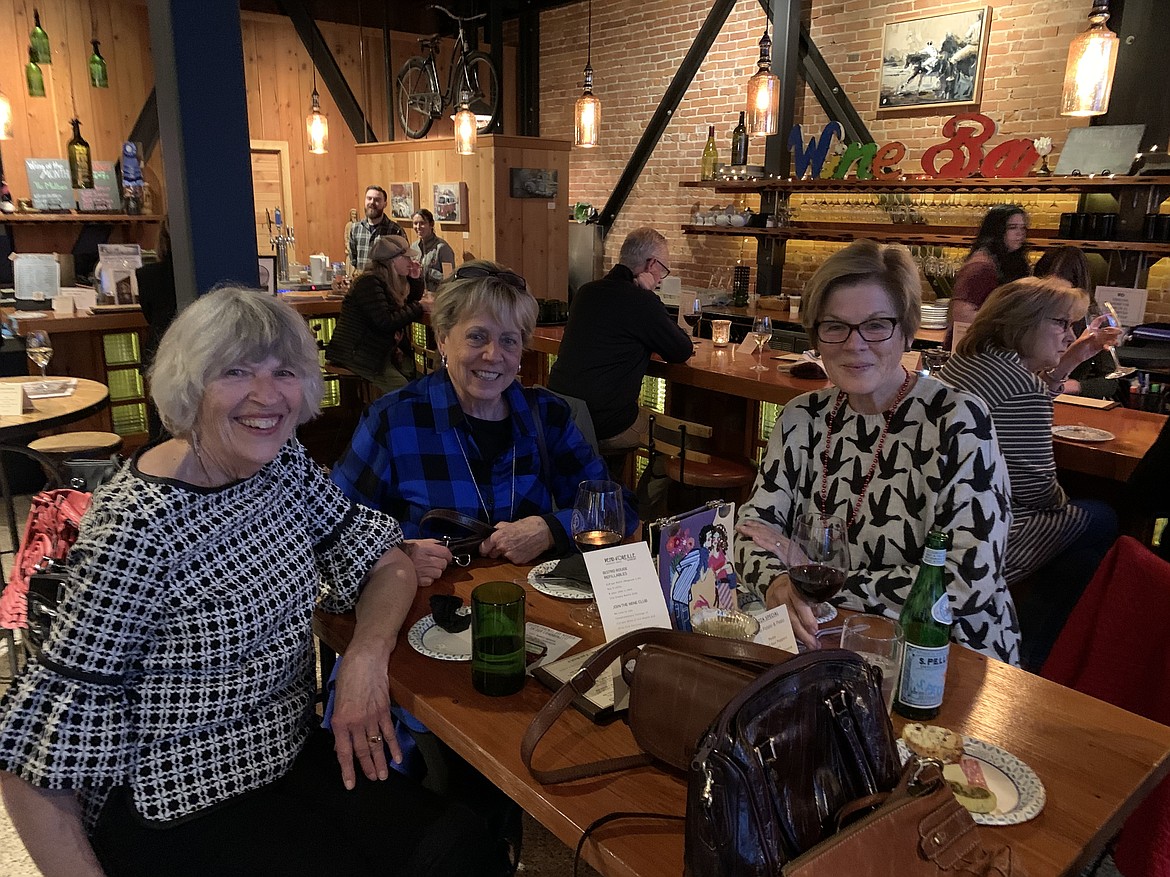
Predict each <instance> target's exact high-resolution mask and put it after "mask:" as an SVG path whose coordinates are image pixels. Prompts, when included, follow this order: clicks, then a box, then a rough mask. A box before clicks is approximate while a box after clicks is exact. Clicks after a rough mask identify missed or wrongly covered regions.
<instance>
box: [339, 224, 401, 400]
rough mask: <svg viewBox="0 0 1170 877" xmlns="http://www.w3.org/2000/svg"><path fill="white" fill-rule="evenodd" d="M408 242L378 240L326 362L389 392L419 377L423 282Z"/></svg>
mask: <svg viewBox="0 0 1170 877" xmlns="http://www.w3.org/2000/svg"><path fill="white" fill-rule="evenodd" d="M419 275H420V268H419V264H418V262H416V261H414V260H413V259H412V258H411V257H410V248H409V246H408V245H407V243H406V238H403V237H399V236H398V235H387V236H385V237H380V238H378V239H377V240H376V241H374V245H373V246H372V247H371V248H370V258H369V261H368V262H367V263H366V270H365V271H363V272H362V273H361V274H359V275H358V276H357V278H356V279H355V280H354V282H353V286H352V287H351V288H350V290H349V294H348V295H346V297H345V300H344V301H343V302H342V303H341V314H340V316H339V317H338V318H337V328H336V329H334V330H333V338H332V339H331V340H330V341H329V346H328V347H327V348H326V349H325V359H326V361H327V362H331V363H333V364H334V365H340V366H342V367H344V368H347V369H349V370H350V371H351V372H353V373H354V374H358V375H361V376H362V377H363V378H365V379H366V380H367V381H369V382H370V383H371V384H373V385H374V386H376V387H378V388H380V389H382V390H384V391H385V392H387V393H389V392H392V391H394V390H397V389H399V388H400V387H404V386H406V385H407V384H408V383H410V381H412V380H413V379H414V374H415V371H414V351H413V349H412V348H411V344H410V331H409V329H410V324H411V323H413V322H414V321H415V320H418V319H419V318H421V317H422V315H423V309H424V303H423V302H422V301H421V299H422V296H423V282H422V279H421V278H420V276H419Z"/></svg>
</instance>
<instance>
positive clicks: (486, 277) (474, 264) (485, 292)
mask: <svg viewBox="0 0 1170 877" xmlns="http://www.w3.org/2000/svg"><path fill="white" fill-rule="evenodd" d="M465 271H471V272H472V273H477V274H478V273H479V272H489V273H482V274H479V276H475V277H460V276H459V275H460V274H462V273H463V272H465ZM500 272H505V273H508V274H515V272H513V271H511V270H510V269H508V268H505V267H503V266H502V265H498V264H496V263H495V262H489V261H487V260H486V259H474V260H472V261H470V262H464V263H463V265H462V266H460V268H459V270H458V271H456V272H455V273H454V274H453V275H451V276H450V277H449V278H447V279H446V280H444V281H443V283H442V285H441V286H440V287H439V290H438V292H436V293H435V306H434V308H433V309H432V311H431V326H432V328H434V330H435V335H436V336H437V337H438V338H439V339H440V340H445V339H446V337H447V336H448V335H449V334H451V330H452V329H453V328H455V324H456V323H458V322H460V321H461V320H464V319H467V318H469V317H472V316H474V315H476V314H480V313H487V314H490V315H491V316H492V319H494V320H495V321H496V322H498V323H500V324H501V325H503V326H514V327H516V328H517V329H518V330H519V331H520V337H521V339H522V340H523V343H524V346H525V347H527V346H528V342H530V341H531V340H532V333H533V331H535V329H536V316H537V312H538V311H539V306H538V305H537V304H536V299H535V298H533V297H532V293H531V292H529V291H528V290H527V289H517V288H516V287H515V286H513V285H512V284H511V283H509V282H508V281H507V280H504V279H503V278H502V277H501V276H499V273H500ZM515 276H516V277H519V276H520V275H518V274H516V275H515Z"/></svg>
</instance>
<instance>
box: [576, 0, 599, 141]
mask: <svg viewBox="0 0 1170 877" xmlns="http://www.w3.org/2000/svg"><path fill="white" fill-rule="evenodd" d="M588 33H589V35H588V38H587V39H588V42H587V45H586V49H585V82H584V90H583V91H582V92H581V96H580V97H579V98H577V103H576V106H575V107H574V111H573V143H574V144H575V145H577V146H580V147H581V148H583V149H592V148H593V147H594V146H596V145H597V144H598V137H599V133H600V131H601V101H599V100H598V99H597V98H596V97H594V95H593V63H592V62H593V0H589V32H588Z"/></svg>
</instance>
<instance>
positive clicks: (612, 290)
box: [548, 226, 694, 454]
mask: <svg viewBox="0 0 1170 877" xmlns="http://www.w3.org/2000/svg"><path fill="white" fill-rule="evenodd" d="M669 275H670V249H669V247H668V246H667V244H666V238H665V237H663V236H662V234H661V233H659V232H658V231H656V230H655V229H653V228H650V227H649V226H643V227H642V228H636V229H634V230H633V231H632V232H630V233H629V235H627V236H626V239H625V241H623V242H622V249H621V253H620V255H619V257H618V263H617V264H616V265H614V266H613V269H612V270H611V271H610V272H609V273H608V274H607V275H605V277H603V278H602V279H601V280H595V281H593V282H591V283H586V284H585V285H583V286H582V287H581V288H580V289H579V290H577V294H576V295H575V296H573V301H572V304H571V305H570V307H569V322H568V324H567V325H566V326H565V334H564V338H563V339H562V340H561V350H560V353H559V354H558V356H557V361H556V362H555V363H554V364H553V367H552V372H551V373H550V375H549V382H548V385H549V389H550V390H552V391H553V392H555V393H561V394H563V395H565V396H575V397H577V398H578V399H583V400H584V401H585V404H586V405H587V406H588V407H589V414H590V416H591V417H592V418H593V428H594V430H595V431H596V433H597V439H598V445H599V449H600V450H601V452H602V453H603V454H607V453H616V452H619V451H624V450H628V449H630V448H635V447H637V446H638V444H639V437H640V436H642V435H644V434H645V433H646V429H647V423H645V422H644V420H645V418H644V417H642V416H640V414H639V407H638V397H639V395H640V394H641V390H642V377H643V376H644V375H645V374H646V367H647V366H648V365H649V364H650V357H651V355H652V354H655V353H657V354H658V355H659V356H661V357H662V358H663V359H664V360H666V361H667V362H686V361H687V359H688V358H690V356H691V355H692V354H693V353H694V346H693V344H692V343H691V339H690V337H689V336H688V335H687V333H686V332H685V331H684V330H683V329H682V327H681V326H679V325H678V323H677V322H675V320H674V319H672V318H671V316H670V314H668V313H667V311H666V306H665V305H663V303H662V301H661V299H659V298H658V296H657V295H655V294H654V288H655V287H656V286H658V284H660V283H661V282H662V281H663V280H665V279H666V278H667V277H668V276H669Z"/></svg>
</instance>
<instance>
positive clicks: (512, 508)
mask: <svg viewBox="0 0 1170 877" xmlns="http://www.w3.org/2000/svg"><path fill="white" fill-rule="evenodd" d="M455 443H456V444H458V445H459V453H461V454H463V462H464V463H465V464H467V471H468V473H469V474H470V475H471V486H472V487H474V488H475V495H476V496H477V497H478V498H479V504H480V506H482V507H483V513H484V515H485V516H486V517H487V522H488V523H489V524H493V523H500V522H498V521H493V520H492V517H493V516H494V512H495V510H496V504H495V501H494V500H493V501H492V507H491V508H490V509H489V508H488V504H487V503H486V502H484V501H483V494H482V493H480V492H479V482H478V481H476V480H475V470H474V469H472V468H471V460H469V459H468V458H467V450H466V449H465V448H464V447H463V440H462V439H461V438H459V429H458V428H456V430H455ZM489 488H490V485H489ZM515 513H516V449H515V448H513V449H512V498H511V499H510V500H509V502H508V517H507V518H505V520H508V521H510V520H512V515H514V514H515Z"/></svg>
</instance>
